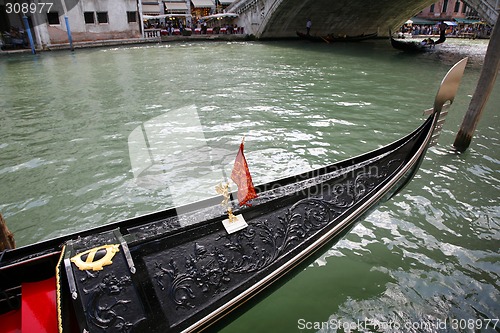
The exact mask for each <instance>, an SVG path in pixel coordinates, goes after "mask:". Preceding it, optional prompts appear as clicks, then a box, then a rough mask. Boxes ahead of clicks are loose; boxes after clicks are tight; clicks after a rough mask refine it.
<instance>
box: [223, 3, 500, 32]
mask: <svg viewBox="0 0 500 333" xmlns="http://www.w3.org/2000/svg"><path fill="white" fill-rule="evenodd" d="M465 2H466V3H467V4H468V5H469V6H470V7H472V8H474V9H476V10H477V11H478V13H479V15H481V16H482V17H483V18H485V19H486V20H487V21H488V23H489V24H491V25H493V24H495V22H496V21H497V18H498V6H499V4H498V2H499V0H466V1H465ZM433 3H435V0H415V1H411V0H372V1H367V0H236V1H235V2H234V3H233V4H232V5H231V6H230V7H228V8H227V10H226V11H227V12H232V13H237V14H239V17H238V19H237V21H236V23H237V24H238V25H239V26H243V27H244V28H245V33H247V34H254V35H255V36H256V37H258V38H287V37H294V36H296V31H302V32H305V25H306V21H307V18H310V19H311V21H312V28H311V34H312V35H326V34H329V33H334V34H338V35H359V34H363V33H364V34H370V33H373V32H377V33H378V35H379V36H387V35H388V33H389V29H391V30H393V31H394V30H396V29H397V28H398V27H399V26H400V25H401V24H402V23H403V22H405V21H406V20H407V19H409V18H410V17H412V16H414V15H416V14H417V13H419V12H420V11H421V10H422V9H424V8H426V7H428V6H430V5H431V4H433Z"/></svg>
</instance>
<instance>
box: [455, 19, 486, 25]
mask: <svg viewBox="0 0 500 333" xmlns="http://www.w3.org/2000/svg"><path fill="white" fill-rule="evenodd" d="M454 20H455V21H457V22H458V23H463V24H476V23H481V21H480V20H477V19H475V20H474V19H463V18H458V17H455V18H454Z"/></svg>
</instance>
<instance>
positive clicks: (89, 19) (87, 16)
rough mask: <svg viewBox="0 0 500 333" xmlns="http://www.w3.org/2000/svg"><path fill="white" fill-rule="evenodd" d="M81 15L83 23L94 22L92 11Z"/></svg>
mask: <svg viewBox="0 0 500 333" xmlns="http://www.w3.org/2000/svg"><path fill="white" fill-rule="evenodd" d="M83 17H84V19H85V24H94V23H95V16H94V12H85V13H83Z"/></svg>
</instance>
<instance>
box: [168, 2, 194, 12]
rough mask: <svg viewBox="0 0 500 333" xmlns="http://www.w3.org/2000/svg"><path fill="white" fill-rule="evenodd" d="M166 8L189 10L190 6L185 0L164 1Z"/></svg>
mask: <svg viewBox="0 0 500 333" xmlns="http://www.w3.org/2000/svg"><path fill="white" fill-rule="evenodd" d="M164 4H165V10H172V11H174V10H175V11H184V12H187V10H188V8H187V6H186V3H185V2H164Z"/></svg>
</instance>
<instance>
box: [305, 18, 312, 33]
mask: <svg viewBox="0 0 500 333" xmlns="http://www.w3.org/2000/svg"><path fill="white" fill-rule="evenodd" d="M311 26H312V22H311V19H310V18H308V19H307V22H306V30H307V35H308V36H309V32H310V31H311Z"/></svg>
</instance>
